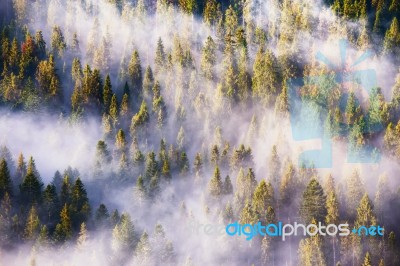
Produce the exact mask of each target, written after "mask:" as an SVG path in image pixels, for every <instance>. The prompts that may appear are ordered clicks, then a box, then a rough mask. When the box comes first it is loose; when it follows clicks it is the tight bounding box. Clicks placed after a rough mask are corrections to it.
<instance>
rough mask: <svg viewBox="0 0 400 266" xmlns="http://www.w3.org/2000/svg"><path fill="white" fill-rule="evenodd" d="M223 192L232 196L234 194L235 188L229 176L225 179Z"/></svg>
mask: <svg viewBox="0 0 400 266" xmlns="http://www.w3.org/2000/svg"><path fill="white" fill-rule="evenodd" d="M223 192H224V194H225V195H230V194H232V193H233V186H232V181H231V178H230V177H229V175H227V176H226V177H225V181H224V184H223Z"/></svg>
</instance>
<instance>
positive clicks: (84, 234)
mask: <svg viewBox="0 0 400 266" xmlns="http://www.w3.org/2000/svg"><path fill="white" fill-rule="evenodd" d="M88 238H89V236H88V231H87V229H86V224H85V223H81V228H80V230H79V234H78V239H77V240H76V248H77V249H78V250H80V251H83V250H85V248H86V247H87V245H88V243H87V242H88Z"/></svg>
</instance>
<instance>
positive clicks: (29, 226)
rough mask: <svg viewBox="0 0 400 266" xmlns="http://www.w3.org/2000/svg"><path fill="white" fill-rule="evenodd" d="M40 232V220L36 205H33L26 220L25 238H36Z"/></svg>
mask: <svg viewBox="0 0 400 266" xmlns="http://www.w3.org/2000/svg"><path fill="white" fill-rule="evenodd" d="M39 232H40V221H39V216H38V214H37V211H36V208H35V206H32V207H31V209H30V211H29V214H28V218H27V220H26V225H25V230H24V238H25V240H28V241H29V240H35V239H36V238H37V236H38V235H39Z"/></svg>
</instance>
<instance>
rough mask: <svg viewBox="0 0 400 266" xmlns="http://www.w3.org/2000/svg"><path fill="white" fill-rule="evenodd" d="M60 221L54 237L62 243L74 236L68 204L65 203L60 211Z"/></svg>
mask: <svg viewBox="0 0 400 266" xmlns="http://www.w3.org/2000/svg"><path fill="white" fill-rule="evenodd" d="M60 219H61V220H60V223H58V224H57V226H56V230H55V231H54V239H55V240H56V241H57V242H58V243H60V244H62V243H64V242H65V241H66V240H68V239H70V238H71V236H72V225H71V218H70V214H69V211H68V206H67V204H65V205H64V207H63V209H62V210H61V213H60Z"/></svg>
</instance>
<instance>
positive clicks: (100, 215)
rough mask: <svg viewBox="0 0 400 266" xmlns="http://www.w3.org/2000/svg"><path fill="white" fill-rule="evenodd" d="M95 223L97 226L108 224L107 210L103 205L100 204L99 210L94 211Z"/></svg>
mask: <svg viewBox="0 0 400 266" xmlns="http://www.w3.org/2000/svg"><path fill="white" fill-rule="evenodd" d="M94 218H95V221H96V224H97V226H100V227H102V226H106V225H108V223H109V219H110V215H109V214H108V210H107V207H106V205H104V204H103V203H101V204H100V206H99V208H98V209H97V210H96V214H95V217H94Z"/></svg>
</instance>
